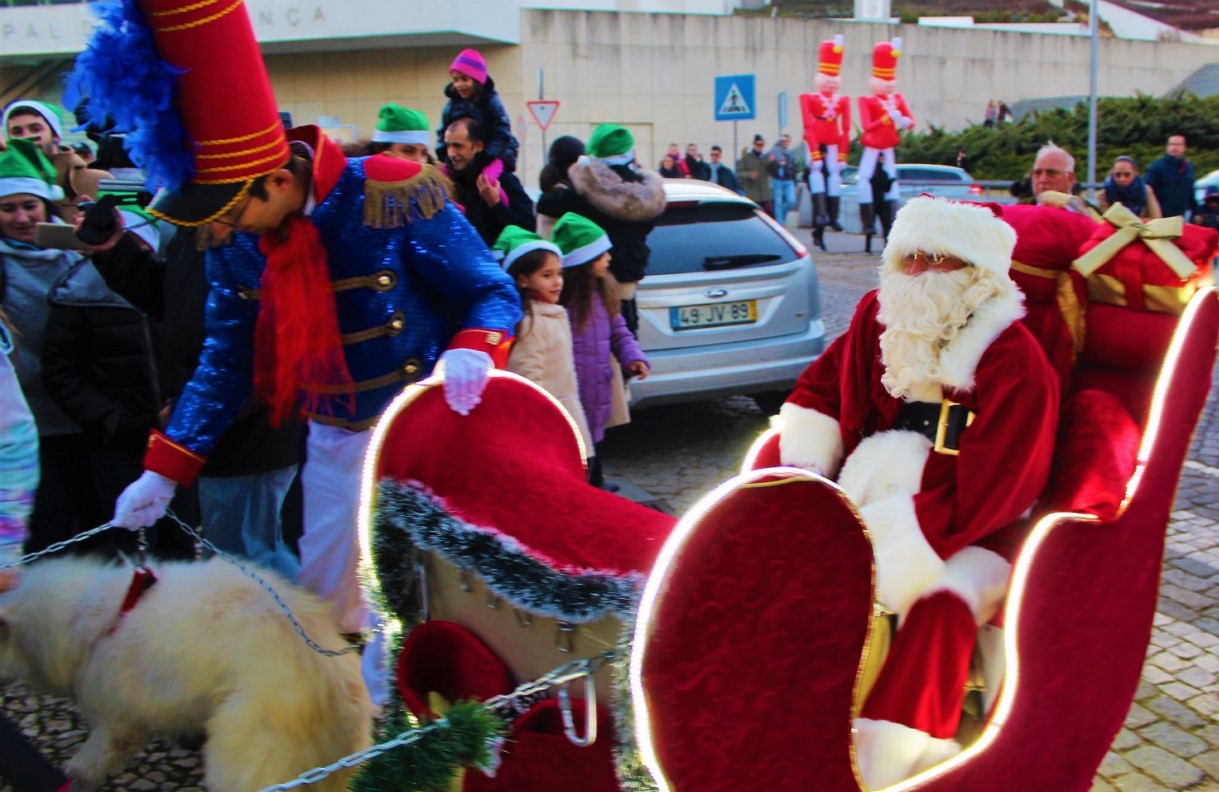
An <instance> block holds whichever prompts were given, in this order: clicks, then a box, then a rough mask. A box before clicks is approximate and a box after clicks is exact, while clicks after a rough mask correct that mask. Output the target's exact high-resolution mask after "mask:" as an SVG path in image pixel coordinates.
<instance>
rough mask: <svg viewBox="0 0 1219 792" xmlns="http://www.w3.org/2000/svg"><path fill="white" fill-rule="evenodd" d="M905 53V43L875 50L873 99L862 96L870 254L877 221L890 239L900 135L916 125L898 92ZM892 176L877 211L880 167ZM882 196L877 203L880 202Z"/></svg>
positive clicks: (863, 188)
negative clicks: (875, 183)
mask: <svg viewBox="0 0 1219 792" xmlns="http://www.w3.org/2000/svg"><path fill="white" fill-rule="evenodd" d="M901 54H902V40H901V39H900V38H897V37H894V39H893V40H892V41H882V42H880V43H879V44H877V45H876V46H875V47H873V48H872V76H871V77H870V78H869V79H868V86H869V87H871V89H872V95H871V96H861V97H859V124H860V126H861V127H862V129H863V134H861V135H860V138H859V141H860V143H862V144H863V154H862V156H860V158H859V172H858V174H857V175H858V181H857V182H856V188H857V189H858V191H859V219H860V221H861V222H862V223H863V232H864V234H865V236H866V244H867V250H868V252H869V253H870V252H872V234H873V232H874V231H875V227H876V226H875V221H876V219H877V218H880V221H881V226H882V228H883V230H884V235H885V237H886V238H887V237H888V236H889V226H890V224H891V223H892V221H893V213H894V211H895V210H896V208H897V197H898V188H897V145H898V143H900V142H901V136H900V132H901V131H902V130H906V129H910V128H912V127H913V126H914V116H913V114H911V112H910V108H909V107H907V106H906V100H905V99H904V98H902V95H901V94H899V93H897V60H898V58H900V57H901ZM878 164H879V165H880V167H882V168H884V170H885V173H886V174H888V177H889V178H888V179H887V181H888V182H889V187H888V190H887V191H886V192H885V193H884V204H885V205H884V206H878V207H875V208H874V204H873V189H874V186H873V184H872V177H873V175H874V174H875V173H876V167H877V165H878ZM880 200H881V199H880V198H879V197H877V198H876V201H880Z"/></svg>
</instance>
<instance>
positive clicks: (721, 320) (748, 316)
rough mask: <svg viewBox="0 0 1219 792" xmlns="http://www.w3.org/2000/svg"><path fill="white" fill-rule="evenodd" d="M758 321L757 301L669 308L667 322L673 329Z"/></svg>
mask: <svg viewBox="0 0 1219 792" xmlns="http://www.w3.org/2000/svg"><path fill="white" fill-rule="evenodd" d="M756 321H758V301H757V300H740V301H738V302H728V303H713V304H710V305H682V306H679V307H676V308H670V309H669V324H670V326H671V327H672V328H673V329H674V330H690V329H692V328H695V327H719V326H721V325H734V324H752V323H754V322H756Z"/></svg>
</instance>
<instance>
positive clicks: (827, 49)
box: [817, 33, 845, 77]
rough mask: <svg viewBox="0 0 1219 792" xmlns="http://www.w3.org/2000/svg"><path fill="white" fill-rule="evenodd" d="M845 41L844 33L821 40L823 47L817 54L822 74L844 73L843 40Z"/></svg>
mask: <svg viewBox="0 0 1219 792" xmlns="http://www.w3.org/2000/svg"><path fill="white" fill-rule="evenodd" d="M843 41H845V39H844V38H843V36H842V34H841V33H839V34H838V35H836V36H834V38H832V39H827V40H825V41H823V42H821V49H820V50H819V51H818V54H817V71H818V72H819V73H821V74H826V75H829V76H830V77H837V76H838V75H839V74H841V73H842V54H843V53H842V42H843Z"/></svg>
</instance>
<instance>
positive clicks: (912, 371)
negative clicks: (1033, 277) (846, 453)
mask: <svg viewBox="0 0 1219 792" xmlns="http://www.w3.org/2000/svg"><path fill="white" fill-rule="evenodd" d="M988 275H989V273H987V272H986V271H985V270H983V269H980V268H978V267H972V266H970V267H965V268H963V269H959V270H953V271H950V272H924V273H921V274H919V275H907V274H906V273H904V272H891V271H890V272H885V273H884V274H882V275H881V281H880V295H879V298H878V299H879V302H880V311H879V313H878V315H877V318H878V319H879V320H880V323H881V324H883V325H884V326H885V331H884V332H883V333H881V336H880V354H881V361H882V362H883V363H884V367H885V371H884V374H882V375H881V379H880V381H881V384H883V385H884V386H885V389H886V390H887V391H889V394H890V395H892V396H893V397H894V398H897V399H903V398H904V399H907V400H911V401H938V400H939V399H940V398H941V391H940V382H941V376H942V371H941V368H940V356H941V355H942V354H943V351H944V348H945V347H947V346H948V345H949V344H950V343H952V341H953V339H955V338H956V337H957V335H958V334H959V333H960V331H961V328H963V327H964V326H965V324H966V323H967V322H968V321H969V317H970V315H972V314H973V312H974V311H975V310H976V309H977V307H978V306H979V305H981V304H982V303H984V302H986V301H987V300H989V299H990V298H991V297H993V296H994V295H995V294H996V293H997V291H998V289H997V288H996V286H995V284H994V282H993V281H992V280H991V278H990V277H988Z"/></svg>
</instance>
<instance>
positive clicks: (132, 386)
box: [42, 259, 162, 454]
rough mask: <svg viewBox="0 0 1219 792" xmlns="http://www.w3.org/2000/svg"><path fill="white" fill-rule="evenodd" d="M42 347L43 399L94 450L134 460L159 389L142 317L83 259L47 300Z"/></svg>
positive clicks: (154, 420) (153, 419) (154, 418)
mask: <svg viewBox="0 0 1219 792" xmlns="http://www.w3.org/2000/svg"><path fill="white" fill-rule="evenodd" d="M49 299H50V303H51V313H50V317H49V318H48V320H47V329H46V336H45V338H44V342H43V348H42V380H43V384H44V385H45V386H46V390H47V394H48V395H49V396H50V397H51V398H52V399H53V400H54V401H55V403H56V404H58V405H59V407H60V409H62V410H63V411H64V412H65V413H66V414H67V415H68V416H70V417H71V418H72V420H74V421H75V422H76V423H77V424H79V425H80V427H81V428H82V429H84V431H85V435H86V437H87V438H89V440H90V443H91V445H92V446H93V447H94V448H96V449H97V450H105V451H108V452H116V453H122V452H126V453H134V454H140V453H141V452H142V449H143V448H144V447H145V445H146V444H147V442H148V432H149V430H150V429H152V428H154V427H156V426H157V425H158V413H159V412H160V409H161V406H162V402H161V389H160V385H159V383H158V380H157V365H156V351H155V349H154V348H153V341H152V331H151V329H150V324H149V320H148V317H147V316H146V315H145V314H144V312H143V311H141V310H139V309H138V308H136V307H135V306H134V305H132V304H131V303H130V302H129V301H127V300H126V299H124V298H123V297H121V296H119V294H118V293H117V292H116V291H115V290H113V289H111V288H110V286H109V285H107V283H106V281H105V280H103V278H102V276H101V274H100V273H99V272H98V270H97V268H96V267H95V266H94V264H93V262H92V261H91V260H89V259H82V260H81V261H79V262H77V264H76V265H75V266H74V267H73V268H72V269H71V270H69V272H68V274H67V275H66V276H65V277H64V278H63V279H62V280H61V281H60V282H59V283H58V284H57V285H56V286H55V288H54V289H53V290H52V291H51V294H50V298H49Z"/></svg>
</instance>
